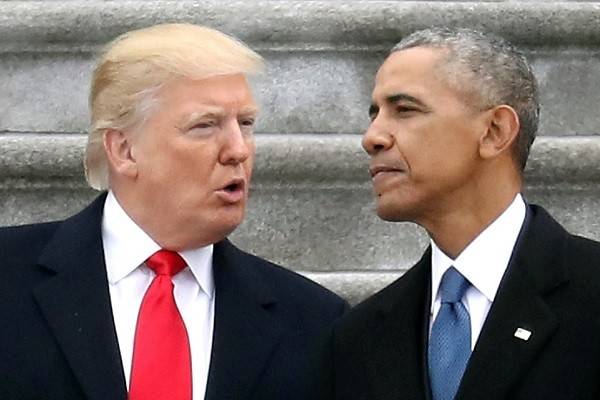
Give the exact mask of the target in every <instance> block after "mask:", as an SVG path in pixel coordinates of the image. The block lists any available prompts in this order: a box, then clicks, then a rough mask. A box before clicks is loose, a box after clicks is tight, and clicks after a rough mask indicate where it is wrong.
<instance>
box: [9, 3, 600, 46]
mask: <svg viewBox="0 0 600 400" xmlns="http://www.w3.org/2000/svg"><path fill="white" fill-rule="evenodd" d="M40 4H41V3H39V2H2V3H0V37H1V38H2V39H3V40H2V46H1V47H2V48H3V49H5V50H10V49H12V50H17V51H22V50H23V49H44V50H48V49H65V48H67V49H72V48H73V47H77V46H79V47H89V46H92V47H93V46H96V45H98V44H99V43H104V42H106V40H108V39H110V38H111V37H114V36H115V35H116V34H118V33H121V32H124V31H126V30H129V29H132V28H136V27H140V26H145V25H149V24H153V23H157V22H165V21H176V20H179V21H193V22H197V23H202V24H207V25H210V26H214V27H216V28H218V29H222V30H224V31H226V32H231V33H233V34H236V35H237V36H240V37H241V38H242V39H244V40H246V41H248V42H249V43H251V44H253V45H256V46H259V47H267V48H275V47H285V48H289V47H300V48H313V49H314V48H324V47H325V48H336V49H339V48H340V47H344V48H348V47H349V48H365V47H367V48H372V47H373V45H376V46H385V48H387V47H389V45H390V44H392V43H393V42H395V41H396V40H397V37H398V36H401V35H404V34H406V33H409V32H412V31H414V30H416V29H419V28H422V27H428V26H434V25H461V26H472V27H479V28H483V29H486V30H490V31H493V32H497V33H499V34H503V35H505V36H506V37H508V38H509V39H511V40H512V41H514V42H516V43H523V44H532V45H544V44H552V45H554V46H556V45H570V44H576V45H593V46H595V45H597V43H598V39H599V38H600V25H599V24H598V20H599V18H600V17H599V12H600V5H599V4H596V3H592V2H589V3H575V2H543V3H540V2H489V3H488V2H404V1H377V2H371V1H349V2H348V1H310V2H307V1H254V2H247V1H215V0H213V1H161V2H146V1H123V2H78V3H75V4H74V3H73V2H68V1H67V2H59V1H57V2H49V3H45V4H44V6H43V7H40V6H39V5H40ZM499 15H502V18H498V16H499ZM248 16H252V18H248Z"/></svg>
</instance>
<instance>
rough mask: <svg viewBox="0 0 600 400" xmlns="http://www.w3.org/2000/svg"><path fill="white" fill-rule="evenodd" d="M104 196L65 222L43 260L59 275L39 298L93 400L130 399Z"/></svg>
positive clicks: (36, 293) (40, 291)
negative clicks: (106, 245) (111, 281)
mask: <svg viewBox="0 0 600 400" xmlns="http://www.w3.org/2000/svg"><path fill="white" fill-rule="evenodd" d="M105 197H106V195H105V194H104V195H101V196H99V197H98V198H97V199H96V200H95V201H94V202H93V203H92V204H90V205H89V206H88V207H87V208H85V209H84V210H83V211H81V212H80V213H79V214H77V215H75V216H73V217H71V218H69V219H67V220H65V221H64V222H62V223H61V224H60V225H59V227H58V229H57V231H56V232H55V234H54V236H53V237H52V239H51V240H50V242H49V243H48V245H47V246H46V248H45V249H44V251H43V253H42V254H41V256H40V258H39V265H40V266H41V267H43V268H46V269H48V270H50V271H53V272H54V276H52V277H51V278H50V279H48V280H47V281H45V282H43V283H42V284H40V285H39V286H37V287H36V288H35V289H34V297H35V299H36V301H37V303H38V305H39V307H40V310H41V312H42V314H43V315H44V317H45V319H46V321H47V323H48V325H49V326H50V329H51V330H52V332H53V333H54V335H55V337H56V339H57V342H58V345H59V346H60V348H61V349H62V351H63V353H64V355H65V358H66V359H67V362H68V363H69V365H70V366H71V368H72V370H73V373H74V375H75V377H76V378H77V380H78V381H79V383H80V385H81V387H82V389H83V392H84V393H85V395H86V398H87V399H89V400H104V399H125V398H126V396H127V390H126V385H125V377H124V375H123V368H122V363H121V355H120V353H119V346H118V341H117V335H116V332H115V327H114V322H113V318H112V310H111V306H110V294H109V291H108V281H107V277H106V268H105V266H104V252H103V248H102V234H101V228H100V225H101V219H102V209H103V205H104V199H105Z"/></svg>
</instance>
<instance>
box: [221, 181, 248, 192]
mask: <svg viewBox="0 0 600 400" xmlns="http://www.w3.org/2000/svg"><path fill="white" fill-rule="evenodd" d="M243 188H244V186H243V183H242V182H232V183H230V184H229V185H227V186H225V187H224V188H223V190H224V191H226V192H229V193H233V192H237V191H238V190H242V189H243Z"/></svg>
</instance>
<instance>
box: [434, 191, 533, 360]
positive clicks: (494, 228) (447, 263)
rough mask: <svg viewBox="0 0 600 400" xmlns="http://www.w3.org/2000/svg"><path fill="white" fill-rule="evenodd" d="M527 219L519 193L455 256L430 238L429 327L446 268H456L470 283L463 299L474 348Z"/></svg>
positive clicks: (472, 347) (437, 305)
mask: <svg viewBox="0 0 600 400" xmlns="http://www.w3.org/2000/svg"><path fill="white" fill-rule="evenodd" d="M524 221H525V202H524V201H523V198H522V197H521V195H520V194H517V195H516V196H515V198H514V200H513V202H512V203H511V205H510V206H509V207H508V208H507V209H506V210H504V212H503V213H502V214H501V215H500V216H499V217H498V218H497V219H496V220H495V221H494V222H493V223H492V224H490V226H488V227H487V228H486V229H485V230H484V231H483V232H481V233H480V234H479V235H478V236H477V237H476V238H475V239H474V240H473V241H472V242H471V243H470V244H469V245H468V246H467V247H466V248H465V249H464V250H463V251H462V252H461V253H460V255H459V256H458V257H457V258H456V259H455V260H452V259H451V258H450V257H448V256H447V255H446V254H445V253H444V252H443V251H441V250H440V249H439V247H438V246H437V245H436V244H435V242H434V241H433V240H432V241H431V250H432V252H431V267H432V270H431V294H432V298H431V318H430V319H429V321H430V323H429V329H430V332H431V326H432V325H433V321H434V320H435V317H436V316H437V313H438V312H439V310H440V306H441V298H440V294H439V293H438V289H439V286H440V283H441V280H442V276H443V275H444V272H446V270H447V269H448V268H450V267H451V266H453V267H454V268H456V269H457V270H458V272H460V273H461V274H462V275H463V276H464V277H465V278H466V279H467V280H468V281H469V282H470V283H471V286H470V287H469V288H468V289H467V291H466V292H465V295H464V296H463V298H462V303H463V304H464V306H465V307H466V308H467V310H468V311H469V315H470V318H471V350H473V349H474V348H475V343H477V339H478V338H479V333H480V332H481V327H482V326H483V323H484V322H485V319H486V317H487V315H488V312H489V311H490V307H491V306H492V302H493V301H494V297H496V292H497V291H498V286H499V285H500V281H501V280H502V276H503V275H504V272H505V271H506V268H507V267H508V263H509V261H510V257H511V255H512V252H513V248H514V246H515V243H516V241H517V237H518V236H519V232H520V231H521V227H522V226H523V222H524Z"/></svg>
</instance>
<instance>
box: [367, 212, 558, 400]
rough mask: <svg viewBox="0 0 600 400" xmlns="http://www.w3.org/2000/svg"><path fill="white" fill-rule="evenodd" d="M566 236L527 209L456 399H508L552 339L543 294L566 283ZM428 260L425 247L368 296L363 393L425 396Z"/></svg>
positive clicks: (381, 399)
mask: <svg viewBox="0 0 600 400" xmlns="http://www.w3.org/2000/svg"><path fill="white" fill-rule="evenodd" d="M568 237H569V234H568V233H567V232H566V231H565V230H564V229H563V228H562V227H561V226H560V225H559V224H558V223H557V222H556V221H555V220H554V219H552V217H550V215H548V213H546V211H545V210H543V209H542V208H541V207H537V206H528V211H527V216H526V219H525V223H524V224H523V228H522V230H521V233H520V234H519V238H518V239H517V243H516V245H515V249H514V250H513V254H512V257H511V260H510V262H509V265H508V268H507V271H506V273H505V276H504V277H503V279H502V281H501V283H500V288H499V289H498V293H497V295H496V299H495V301H494V303H493V305H492V307H491V309H490V312H489V314H488V318H487V319H486V322H485V324H484V326H483V329H482V331H481V333H480V336H479V339H478V341H477V344H476V347H475V349H474V351H473V354H472V356H471V359H470V361H469V365H468V367H467V371H466V372H465V375H464V377H463V380H462V383H461V387H460V389H459V393H458V394H457V397H456V398H457V400H479V399H488V400H500V399H505V398H508V397H510V396H509V394H510V390H511V388H512V387H514V385H515V384H516V383H518V380H519V378H520V377H522V376H523V375H524V373H525V371H526V370H527V368H529V367H530V366H531V365H532V363H533V361H534V360H535V358H536V356H537V354H539V352H540V351H542V350H543V348H544V345H545V344H546V343H547V342H548V340H549V339H550V338H551V337H552V335H553V334H554V332H555V330H556V328H557V327H558V323H557V319H556V317H555V315H554V313H553V311H552V309H551V308H550V307H549V305H548V304H547V302H546V298H547V296H550V295H552V293H553V292H554V291H555V290H556V289H558V288H560V287H561V286H562V285H564V284H566V283H567V282H568V269H567V266H568V260H567V259H566V253H567V251H566V248H565V247H566V246H567V243H568V240H567V239H568ZM430 261H431V253H430V250H428V251H426V252H425V254H424V255H423V257H422V259H421V260H420V261H419V262H418V263H417V264H416V265H415V266H414V267H412V268H411V269H410V270H409V271H407V272H406V273H405V274H404V276H403V277H402V278H400V279H399V280H397V281H396V282H394V283H393V284H392V285H390V286H389V287H388V288H386V289H384V291H382V292H381V293H380V294H379V295H377V297H378V298H377V299H373V300H375V301H376V308H375V309H376V315H375V317H374V318H375V321H376V322H375V324H374V325H373V326H372V327H369V330H368V331H366V332H365V334H364V335H363V339H362V341H363V343H362V344H363V353H364V357H363V358H364V363H365V365H366V369H367V375H368V379H369V383H370V387H371V390H372V396H371V397H369V398H372V399H377V400H385V399H390V400H391V399H397V398H403V399H415V400H425V399H428V398H429V396H430V395H429V384H428V375H427V362H426V360H427V358H426V351H427V350H426V349H427V338H428V336H429V335H428V332H429V314H430V307H431V306H430V298H431V294H430V290H431V283H430V279H431V272H430V270H431V262H430ZM518 328H523V329H526V330H528V331H530V332H532V335H531V337H530V338H529V340H527V341H525V340H522V339H519V338H517V337H515V336H514V334H515V331H516V329H518ZM499 349H502V350H501V351H500V350H499ZM490 360H493V362H490Z"/></svg>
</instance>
